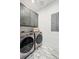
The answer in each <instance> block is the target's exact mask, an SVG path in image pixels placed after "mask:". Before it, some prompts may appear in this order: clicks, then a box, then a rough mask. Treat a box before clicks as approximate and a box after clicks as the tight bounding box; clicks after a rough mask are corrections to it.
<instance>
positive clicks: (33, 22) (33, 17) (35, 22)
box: [31, 11, 38, 27]
mask: <svg viewBox="0 0 79 59" xmlns="http://www.w3.org/2000/svg"><path fill="white" fill-rule="evenodd" d="M31 26H34V27H37V26H38V14H36V13H35V12H33V11H31Z"/></svg>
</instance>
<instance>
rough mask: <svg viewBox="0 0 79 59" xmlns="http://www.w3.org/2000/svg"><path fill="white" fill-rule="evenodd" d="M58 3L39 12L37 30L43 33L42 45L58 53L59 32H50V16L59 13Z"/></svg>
mask: <svg viewBox="0 0 79 59" xmlns="http://www.w3.org/2000/svg"><path fill="white" fill-rule="evenodd" d="M58 5H59V4H58V1H55V2H54V3H53V4H51V5H50V6H48V7H46V8H44V9H43V10H41V11H39V12H38V13H39V21H38V22H39V29H40V30H41V31H42V32H43V42H44V43H43V44H44V45H47V46H50V47H51V48H52V49H55V50H56V51H57V52H58V51H59V32H51V14H54V13H56V12H58V11H59V6H58Z"/></svg>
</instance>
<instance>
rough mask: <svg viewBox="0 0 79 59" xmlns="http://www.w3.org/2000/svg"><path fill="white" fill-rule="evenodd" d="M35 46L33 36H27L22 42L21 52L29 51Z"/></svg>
mask: <svg viewBox="0 0 79 59" xmlns="http://www.w3.org/2000/svg"><path fill="white" fill-rule="evenodd" d="M32 48H33V38H31V37H26V38H25V39H23V41H22V42H21V43H20V52H21V53H27V52H29V51H30V50H31V49H32Z"/></svg>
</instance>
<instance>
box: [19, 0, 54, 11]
mask: <svg viewBox="0 0 79 59" xmlns="http://www.w3.org/2000/svg"><path fill="white" fill-rule="evenodd" d="M54 1H56V0H20V2H21V3H23V4H24V5H25V6H26V7H28V8H30V9H32V10H34V11H39V10H41V9H43V8H45V7H46V6H48V5H50V4H52V3H53V2H54Z"/></svg>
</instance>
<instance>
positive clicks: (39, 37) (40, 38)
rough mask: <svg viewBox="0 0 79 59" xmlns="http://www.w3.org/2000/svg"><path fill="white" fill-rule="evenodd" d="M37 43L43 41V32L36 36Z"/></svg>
mask: <svg viewBox="0 0 79 59" xmlns="http://www.w3.org/2000/svg"><path fill="white" fill-rule="evenodd" d="M36 43H37V44H40V43H42V35H41V34H39V35H38V36H37V38H36Z"/></svg>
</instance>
